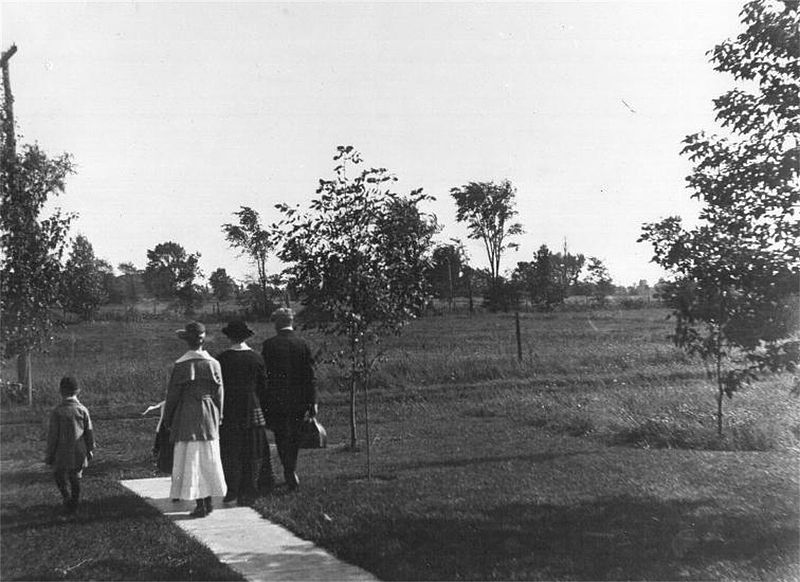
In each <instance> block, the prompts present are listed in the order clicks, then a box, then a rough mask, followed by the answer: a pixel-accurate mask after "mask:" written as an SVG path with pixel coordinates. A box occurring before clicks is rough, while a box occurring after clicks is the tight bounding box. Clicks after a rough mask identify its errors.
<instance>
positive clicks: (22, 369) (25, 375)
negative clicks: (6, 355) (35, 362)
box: [17, 350, 33, 406]
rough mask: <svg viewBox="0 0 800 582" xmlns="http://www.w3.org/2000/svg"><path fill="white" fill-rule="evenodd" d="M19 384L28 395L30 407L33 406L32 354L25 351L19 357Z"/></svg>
mask: <svg viewBox="0 0 800 582" xmlns="http://www.w3.org/2000/svg"><path fill="white" fill-rule="evenodd" d="M17 382H19V383H20V384H21V385H22V387H23V388H24V389H25V391H26V392H27V394H28V406H32V405H33V377H32V373H31V353H30V351H28V350H25V351H24V352H22V353H21V354H20V355H18V356H17Z"/></svg>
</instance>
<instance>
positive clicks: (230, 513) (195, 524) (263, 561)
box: [121, 477, 377, 581]
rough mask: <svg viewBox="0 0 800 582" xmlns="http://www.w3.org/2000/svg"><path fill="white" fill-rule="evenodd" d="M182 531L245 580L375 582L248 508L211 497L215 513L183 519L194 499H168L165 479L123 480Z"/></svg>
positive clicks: (354, 567)
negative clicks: (351, 581) (368, 581)
mask: <svg viewBox="0 0 800 582" xmlns="http://www.w3.org/2000/svg"><path fill="white" fill-rule="evenodd" d="M121 483H122V485H123V486H125V487H127V488H128V489H130V490H131V491H133V492H134V493H136V494H137V495H139V496H140V497H143V498H144V499H145V501H147V502H148V503H149V504H150V505H152V506H153V507H155V508H157V509H158V510H160V511H161V512H162V513H163V514H164V515H166V516H167V517H169V518H170V519H172V520H173V521H174V522H175V523H176V525H177V526H178V527H180V528H181V529H182V530H183V531H185V532H186V533H188V534H189V535H191V536H192V537H194V538H195V539H197V540H199V541H200V542H201V543H203V544H204V545H206V546H208V547H209V548H210V549H211V551H213V552H214V553H215V554H216V555H217V557H219V560H220V561H221V562H222V563H224V564H227V565H228V566H230V567H231V568H232V569H234V570H236V571H237V572H239V573H240V574H241V575H242V576H244V577H245V578H246V579H247V580H253V581H258V580H265V581H266V580H270V581H282V580H343V581H350V580H377V578H375V577H374V576H373V575H372V574H370V573H369V572H367V571H366V570H362V569H361V568H358V567H357V566H353V565H351V564H346V563H345V562H342V561H340V560H337V559H336V558H335V557H333V556H332V555H331V554H329V553H328V552H326V551H325V550H322V549H321V548H318V547H317V546H315V545H314V544H313V543H311V542H308V541H306V540H302V539H300V538H298V537H297V536H295V535H294V534H293V533H291V532H290V531H289V530H287V529H286V528H284V527H281V526H279V525H276V524H274V523H272V522H270V521H268V520H266V519H264V518H263V517H261V515H260V514H259V513H258V512H257V511H255V510H254V509H251V508H249V507H237V506H236V505H235V504H231V505H224V504H223V503H222V498H219V499H217V498H215V499H214V512H213V513H212V514H211V515H209V516H207V517H204V518H202V519H193V518H190V517H188V514H189V512H190V511H191V510H192V509H194V506H195V503H194V501H179V502H173V501H172V500H171V499H169V488H170V478H169V477H158V478H155V479H135V480H129V481H122V482H121Z"/></svg>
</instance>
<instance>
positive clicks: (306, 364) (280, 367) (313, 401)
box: [261, 307, 317, 490]
mask: <svg viewBox="0 0 800 582" xmlns="http://www.w3.org/2000/svg"><path fill="white" fill-rule="evenodd" d="M272 320H273V321H274V322H275V330H276V331H277V335H275V336H273V337H271V338H269V339H268V340H267V341H265V342H264V345H263V347H262V349H261V354H262V355H263V356H264V363H265V365H266V368H267V391H268V396H267V411H266V412H267V425H268V426H269V427H270V428H271V429H272V431H273V432H274V433H275V444H276V445H277V447H278V456H279V457H280V459H281V465H283V475H284V477H285V479H286V484H287V485H288V487H289V489H292V490H294V489H297V487H298V486H299V485H300V480H299V479H298V478H297V472H296V471H297V454H298V452H299V441H298V436H299V431H300V427H301V426H302V424H303V420H304V419H305V417H306V416H310V417H314V416H316V414H317V389H316V385H315V383H314V361H313V358H312V356H311V349H310V348H309V346H308V343H306V341H305V340H304V339H303V338H301V337H299V336H298V335H297V334H295V332H294V328H293V322H294V313H293V312H292V310H291V309H289V308H286V307H284V308H281V309H278V310H276V311H275V313H273V314H272Z"/></svg>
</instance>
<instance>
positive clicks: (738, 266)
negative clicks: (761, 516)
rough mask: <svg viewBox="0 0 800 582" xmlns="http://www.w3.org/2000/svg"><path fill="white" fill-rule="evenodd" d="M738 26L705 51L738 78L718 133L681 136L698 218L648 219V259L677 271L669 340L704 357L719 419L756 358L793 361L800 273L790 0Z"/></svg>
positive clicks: (760, 363) (796, 70)
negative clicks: (690, 223)
mask: <svg viewBox="0 0 800 582" xmlns="http://www.w3.org/2000/svg"><path fill="white" fill-rule="evenodd" d="M741 21H742V24H743V25H744V28H745V29H744V31H743V32H742V33H741V34H739V36H738V37H737V38H736V39H734V40H727V41H725V42H723V43H722V44H720V45H718V46H717V47H716V48H715V49H714V50H713V51H711V53H710V54H711V62H712V63H713V64H714V68H715V69H716V70H717V71H720V72H725V73H730V74H732V75H733V77H734V79H735V80H736V81H737V82H738V83H739V84H740V86H738V87H736V88H734V89H732V90H730V91H728V92H727V93H725V94H724V95H722V96H721V97H719V98H717V99H716V100H715V101H714V107H715V110H716V113H717V120H718V121H719V122H720V124H721V126H722V127H723V128H724V129H725V135H709V134H707V133H706V132H699V133H696V134H693V135H690V136H688V137H687V138H686V139H685V140H684V148H683V153H684V154H685V155H687V156H688V157H689V159H690V160H691V161H692V162H693V164H694V169H693V171H692V173H691V175H689V176H688V177H687V182H688V186H689V188H690V189H691V196H692V197H693V198H695V199H697V200H698V201H700V203H701V204H702V209H701V211H700V216H699V218H700V223H699V225H698V226H696V227H694V228H685V227H684V226H683V224H682V223H681V220H680V219H679V218H677V217H670V218H667V219H664V220H662V221H661V222H658V223H653V224H647V225H645V226H644V230H643V234H642V237H641V240H644V241H647V242H649V243H651V244H652V245H653V248H654V261H655V262H657V263H658V264H660V265H662V266H663V267H665V268H666V269H668V270H669V271H671V272H672V273H673V274H674V279H673V281H671V282H670V283H669V284H668V285H665V286H664V289H663V290H662V292H661V294H662V297H663V298H664V299H665V300H666V302H667V304H668V305H669V306H671V307H672V308H673V310H674V315H675V318H676V328H675V333H674V335H673V340H674V341H675V343H676V344H677V345H679V346H681V347H683V348H685V349H686V350H688V351H689V352H690V353H694V354H698V355H700V356H701V357H702V358H703V359H704V360H706V361H708V362H709V363H711V364H712V366H711V368H710V370H711V376H712V377H714V378H715V379H716V382H717V389H718V392H717V405H718V408H717V412H718V414H717V417H718V429H719V431H720V433H721V432H722V397H723V395H727V396H729V397H730V396H732V394H733V393H734V392H735V391H736V390H737V389H739V388H740V387H741V385H742V384H743V383H744V382H747V381H749V380H751V379H753V378H754V377H755V375H756V373H757V372H759V371H763V370H772V371H777V370H781V369H784V370H785V369H789V370H792V369H794V368H795V366H796V364H797V362H798V355H799V354H800V348H799V347H798V342H797V341H796V338H795V339H792V334H793V332H795V331H796V322H793V321H792V317H791V310H792V307H791V306H792V304H793V303H794V304H796V302H797V290H798V276H799V275H800V246H799V245H798V241H799V240H800V220H798V218H799V213H800V179H799V178H798V171H799V168H800V149H799V147H798V145H799V144H800V37H799V36H798V34H797V31H798V24H800V19H798V3H797V2H796V1H792V2H789V1H784V2H768V1H766V0H763V1H762V0H757V1H754V2H748V3H747V4H746V5H745V6H744V8H743V10H742V12H741Z"/></svg>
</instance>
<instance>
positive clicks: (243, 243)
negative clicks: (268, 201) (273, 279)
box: [222, 206, 275, 315]
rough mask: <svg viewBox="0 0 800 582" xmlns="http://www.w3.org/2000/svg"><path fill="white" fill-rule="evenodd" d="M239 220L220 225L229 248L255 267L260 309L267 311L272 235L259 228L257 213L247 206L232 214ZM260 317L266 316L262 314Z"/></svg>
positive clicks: (259, 221) (270, 303)
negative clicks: (243, 256)
mask: <svg viewBox="0 0 800 582" xmlns="http://www.w3.org/2000/svg"><path fill="white" fill-rule="evenodd" d="M234 216H236V217H237V218H238V220H239V222H238V224H234V223H226V224H223V225H222V231H223V232H224V233H225V239H226V240H227V241H228V243H229V244H230V246H231V247H233V248H235V249H238V250H239V251H241V252H242V253H243V254H246V255H247V256H248V257H249V259H250V260H251V261H252V263H253V264H254V265H255V267H256V271H257V274H258V285H259V289H260V290H261V295H262V296H261V301H260V302H259V305H261V308H260V309H267V306H268V305H272V302H271V300H270V295H269V276H268V273H267V259H268V258H269V255H270V253H271V252H272V251H273V247H274V244H275V242H274V233H271V232H270V231H268V230H266V229H264V228H263V227H262V226H261V217H260V216H259V214H258V212H256V211H255V210H253V209H252V208H250V207H248V206H241V207H240V208H239V210H238V211H236V212H234ZM262 315H268V313H266V312H262Z"/></svg>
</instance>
